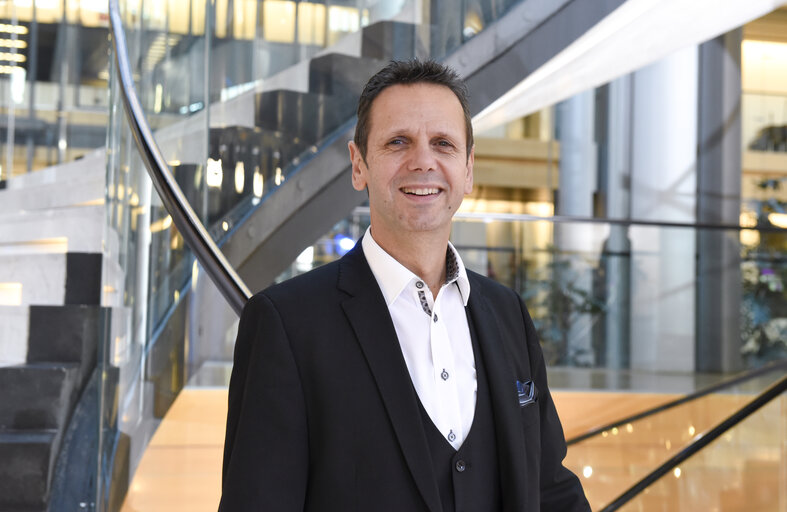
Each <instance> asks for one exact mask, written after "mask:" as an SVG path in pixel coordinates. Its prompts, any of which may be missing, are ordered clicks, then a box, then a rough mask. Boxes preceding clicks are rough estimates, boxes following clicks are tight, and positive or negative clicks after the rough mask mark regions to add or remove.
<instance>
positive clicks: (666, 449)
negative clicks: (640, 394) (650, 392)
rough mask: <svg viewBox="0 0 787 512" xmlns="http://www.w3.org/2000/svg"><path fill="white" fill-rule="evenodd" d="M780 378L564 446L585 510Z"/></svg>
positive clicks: (771, 376) (766, 379) (615, 493)
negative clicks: (583, 495) (587, 503)
mask: <svg viewBox="0 0 787 512" xmlns="http://www.w3.org/2000/svg"><path fill="white" fill-rule="evenodd" d="M782 377H783V375H782V374H781V372H771V374H769V375H764V376H762V377H760V378H758V379H755V380H754V381H751V382H748V383H744V384H742V385H740V386H736V387H734V388H731V389H726V390H724V392H723V393H715V394H712V395H708V396H705V397H702V398H699V399H697V400H693V401H691V402H687V403H685V404H682V405H679V406H676V407H674V408H671V409H668V410H666V411H663V412H660V413H658V414H655V415H653V416H649V417H646V418H643V419H641V420H638V421H633V422H631V423H628V424H626V425H625V426H622V427H615V428H611V429H609V430H607V431H604V432H602V433H601V434H600V435H597V436H595V437H592V438H589V439H587V440H584V441H581V442H579V443H575V444H572V445H571V446H569V450H568V455H567V456H566V459H565V465H566V467H568V468H569V469H571V470H572V471H574V472H575V473H576V474H577V475H581V477H580V479H581V480H582V483H583V486H584V488H585V493H586V495H587V497H588V500H589V501H590V504H591V507H592V508H593V509H594V510H598V509H601V508H602V507H604V506H605V505H607V504H609V503H610V502H611V501H612V500H614V499H615V498H617V497H618V496H619V495H620V494H622V493H623V492H624V491H626V490H627V489H628V488H629V487H631V486H632V485H634V484H635V483H636V482H637V481H639V480H640V479H642V478H644V477H645V476H646V475H647V474H648V473H650V472H651V471H653V470H654V469H655V468H656V467H658V466H659V465H660V464H662V463H663V462H665V461H666V460H667V459H669V458H670V457H672V456H673V455H675V454H677V453H678V452H680V451H681V450H682V449H684V448H685V447H686V446H688V445H689V444H690V443H691V442H692V441H694V440H696V439H698V438H699V437H701V436H702V435H703V434H704V433H705V432H707V431H708V430H710V429H711V428H713V427H714V426H716V425H717V424H718V423H720V422H721V421H723V420H724V419H725V418H726V417H728V416H729V415H730V414H732V413H733V412H735V411H736V410H738V409H739V408H740V407H742V406H743V405H745V404H746V403H748V402H749V401H750V400H751V399H752V398H753V397H754V395H755V394H756V393H758V392H760V391H762V390H764V389H765V388H767V387H768V386H769V385H770V384H772V383H773V382H775V381H776V380H778V379H780V378H782ZM682 467H683V466H682ZM587 468H591V469H590V470H588V469H587ZM683 469H685V468H683ZM644 510H651V509H644ZM659 510H660V509H659ZM665 510H678V509H670V508H667V509H665ZM682 510H704V509H702V508H699V509H694V508H684V509H682Z"/></svg>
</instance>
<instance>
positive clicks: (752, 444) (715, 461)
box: [620, 395, 787, 512]
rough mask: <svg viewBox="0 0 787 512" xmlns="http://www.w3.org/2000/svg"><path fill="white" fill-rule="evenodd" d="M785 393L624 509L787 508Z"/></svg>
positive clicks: (762, 511) (761, 511)
mask: <svg viewBox="0 0 787 512" xmlns="http://www.w3.org/2000/svg"><path fill="white" fill-rule="evenodd" d="M785 482H787V395H782V396H781V397H779V398H777V399H775V400H773V401H771V402H770V403H769V404H767V405H765V406H764V407H763V408H762V409H760V410H759V411H757V412H756V413H754V414H753V415H752V416H750V417H749V418H747V419H745V420H744V421H742V422H741V423H739V424H738V425H736V426H735V427H734V428H733V429H731V430H730V431H728V432H727V433H726V434H724V435H723V436H722V437H720V438H719V439H716V440H715V441H713V442H712V443H711V444H709V445H708V446H707V447H705V448H704V449H702V450H700V451H699V452H697V453H696V454H695V455H693V456H692V457H691V458H689V459H688V460H686V461H684V462H683V463H682V464H681V465H680V466H679V467H676V468H675V470H674V471H673V472H671V473H668V474H666V475H664V476H663V477H661V478H660V479H659V480H658V481H656V482H655V483H653V484H652V485H650V486H649V487H648V488H647V489H645V490H644V491H643V492H642V493H640V494H639V495H638V496H636V497H635V498H634V499H633V500H632V501H630V502H629V503H628V504H626V505H624V506H623V507H622V508H621V509H620V510H622V511H626V512H635V511H650V510H708V511H726V510H746V511H757V512H781V511H784V510H787V485H785Z"/></svg>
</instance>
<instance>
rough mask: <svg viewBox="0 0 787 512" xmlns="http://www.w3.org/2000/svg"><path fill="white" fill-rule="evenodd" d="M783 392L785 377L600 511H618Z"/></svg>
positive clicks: (786, 385) (785, 388)
mask: <svg viewBox="0 0 787 512" xmlns="http://www.w3.org/2000/svg"><path fill="white" fill-rule="evenodd" d="M785 391H787V377H784V378H782V380H780V381H779V382H777V383H775V384H774V385H773V386H771V387H769V388H768V389H766V390H765V391H763V392H762V393H760V394H759V395H757V397H756V398H754V399H753V400H752V401H751V402H749V403H748V404H746V405H744V406H743V407H741V408H740V409H738V410H737V411H736V412H735V413H734V414H732V415H731V416H729V417H728V418H727V419H725V420H724V421H722V422H721V423H719V424H718V425H716V426H715V427H713V428H712V429H711V430H710V431H708V432H707V433H706V434H705V435H703V436H701V437H699V438H698V439H697V440H696V441H694V442H693V443H691V444H690V445H688V446H687V447H686V448H684V449H683V450H681V451H680V452H678V453H677V454H675V455H674V456H673V457H671V458H670V459H669V460H667V461H666V462H665V463H664V464H662V465H661V466H659V467H658V468H656V469H655V470H653V471H652V472H650V473H649V474H648V475H646V476H645V478H643V479H642V480H640V481H639V482H637V483H636V484H634V485H632V486H631V487H630V488H629V489H628V490H627V491H625V492H624V493H623V494H621V495H620V496H618V497H617V498H615V499H614V500H613V501H612V502H611V503H610V504H609V505H607V506H606V507H604V508H603V509H601V512H613V511H614V510H618V509H619V508H620V507H622V506H623V505H625V504H626V503H628V502H629V501H631V500H632V499H633V498H634V497H635V496H637V495H638V494H639V493H641V492H642V491H644V490H645V489H646V488H647V487H649V486H650V485H651V484H652V483H654V482H655V481H656V480H658V479H659V478H661V477H662V476H664V475H666V474H667V473H669V472H670V471H672V470H673V469H675V467H676V466H677V465H678V464H680V463H681V462H683V461H685V460H686V459H688V458H689V457H691V456H692V455H694V454H695V453H697V452H698V451H700V450H702V449H703V448H705V447H706V446H707V445H709V444H710V443H711V442H713V441H715V440H716V439H718V438H719V437H720V436H721V435H723V434H724V433H725V432H727V431H728V430H730V429H731V428H732V427H734V426H735V425H737V424H738V423H740V422H741V421H743V420H744V419H746V418H748V417H749V416H751V415H752V414H754V413H755V412H756V411H757V410H759V409H760V408H761V407H762V406H764V405H765V404H767V403H768V402H770V401H771V400H773V399H774V398H776V397H778V396H779V395H781V394H782V393H784V392H785Z"/></svg>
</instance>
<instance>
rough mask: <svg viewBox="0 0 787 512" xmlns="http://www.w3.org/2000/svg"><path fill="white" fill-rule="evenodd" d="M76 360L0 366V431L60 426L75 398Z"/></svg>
mask: <svg viewBox="0 0 787 512" xmlns="http://www.w3.org/2000/svg"><path fill="white" fill-rule="evenodd" d="M78 377H79V364H76V363H33V364H25V365H19V366H5V367H2V368H0V389H2V390H3V400H2V402H0V431H9V430H29V429H34V430H37V429H54V430H57V429H59V428H61V427H62V426H63V424H64V423H65V421H66V420H67V419H68V415H69V414H70V412H71V407H72V405H73V403H74V400H75V398H76V397H75V394H76V392H77V384H78V382H77V381H78Z"/></svg>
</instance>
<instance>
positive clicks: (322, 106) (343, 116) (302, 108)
mask: <svg viewBox="0 0 787 512" xmlns="http://www.w3.org/2000/svg"><path fill="white" fill-rule="evenodd" d="M355 101H356V99H354V98H351V97H350V96H349V95H347V96H346V97H345V96H341V97H335V96H333V95H324V94H318V93H312V92H309V93H302V92H295V91H289V90H275V91H266V92H263V93H261V94H258V95H257V97H256V100H255V119H254V122H255V126H258V127H259V128H262V129H264V130H273V131H279V132H284V133H286V134H289V135H291V136H292V137H293V139H292V141H293V142H294V143H296V144H298V143H301V142H305V143H307V144H314V143H315V142H318V141H320V140H322V139H323V138H325V137H326V136H327V135H329V134H330V133H331V132H332V131H333V130H335V129H336V128H338V127H339V126H341V124H342V123H344V122H345V121H347V120H348V119H349V118H350V117H352V115H353V112H354V106H353V104H354V102H355Z"/></svg>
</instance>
